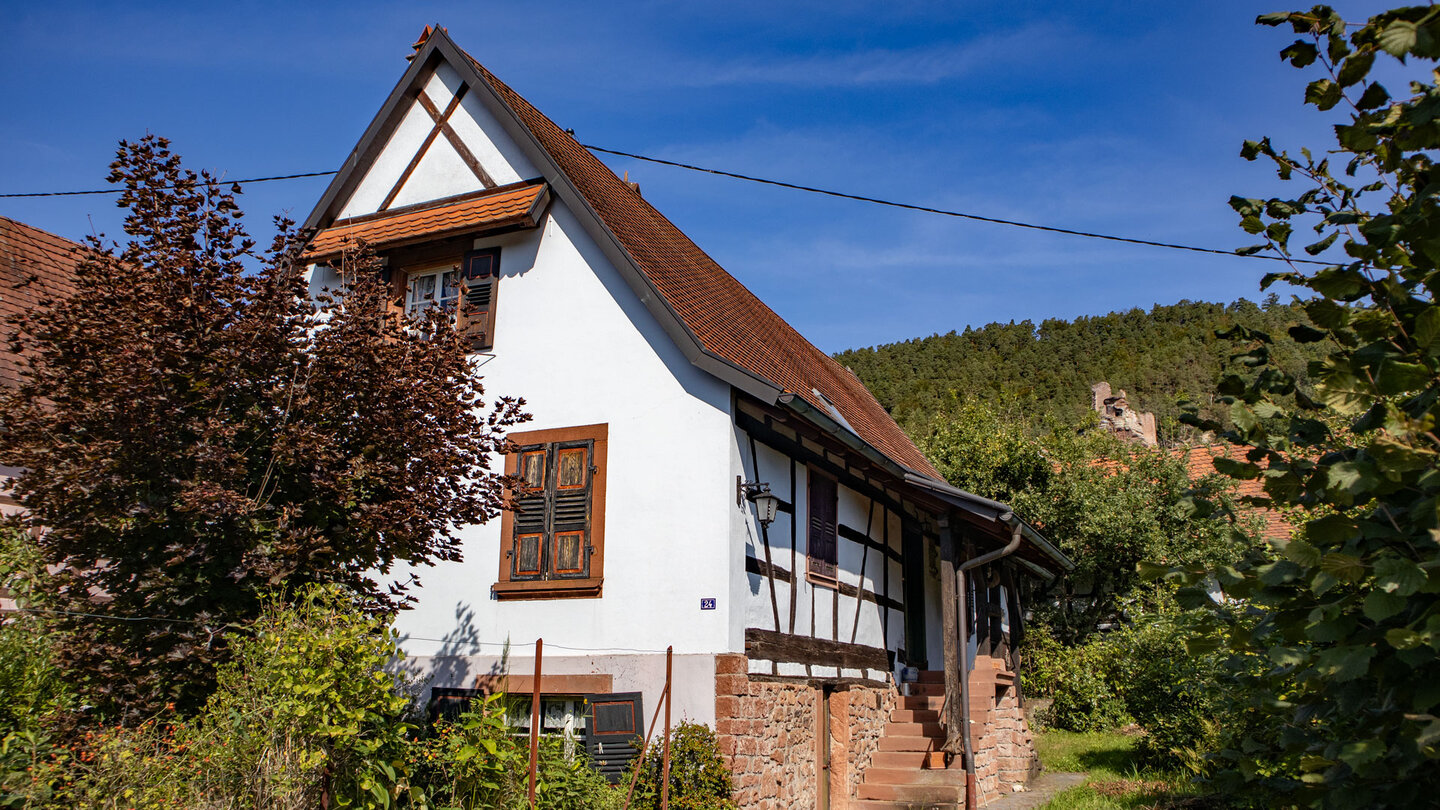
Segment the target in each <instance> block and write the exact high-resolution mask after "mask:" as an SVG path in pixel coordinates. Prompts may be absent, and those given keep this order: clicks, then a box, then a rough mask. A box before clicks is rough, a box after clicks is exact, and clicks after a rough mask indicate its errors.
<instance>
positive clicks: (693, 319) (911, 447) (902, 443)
mask: <svg viewBox="0 0 1440 810" xmlns="http://www.w3.org/2000/svg"><path fill="white" fill-rule="evenodd" d="M472 61H473V59H472ZM474 66H475V68H476V70H477V71H478V72H479V73H480V75H481V77H482V78H484V80H485V81H486V82H488V83H489V84H490V86H491V88H493V89H494V91H495V93H496V94H497V95H498V96H499V98H500V99H501V101H503V102H504V103H505V104H506V105H508V106H509V107H510V109H511V110H512V111H513V112H514V113H515V115H516V117H517V118H518V119H519V120H520V121H521V123H522V124H524V126H525V127H526V128H528V129H529V130H530V132H531V133H532V134H533V135H534V137H535V139H536V141H538V142H539V144H540V146H541V147H542V148H543V149H544V150H545V151H546V152H548V153H549V154H550V156H551V158H552V159H553V160H554V161H555V163H556V164H557V165H558V166H559V167H560V170H561V171H563V172H564V173H565V175H566V176H567V177H569V179H570V181H571V182H572V183H573V184H574V185H575V187H576V189H577V190H578V191H579V192H580V194H581V196H583V197H584V198H585V201H586V202H587V203H589V205H590V207H591V208H593V209H594V211H595V213H596V214H597V215H598V216H599V218H600V220H601V222H602V223H603V224H604V226H605V227H606V228H608V229H609V230H610V232H611V233H612V234H614V236H615V238H616V240H617V241H618V242H619V244H620V245H621V246H622V247H623V248H624V249H625V251H626V252H627V253H628V254H629V255H630V257H631V259H632V260H633V261H634V263H635V264H636V266H637V267H639V268H640V270H641V272H643V273H644V274H645V275H646V277H647V278H648V279H649V281H650V283H651V284H652V285H653V286H654V287H655V289H656V290H657V291H658V292H659V293H660V295H661V296H663V297H664V299H665V301H666V303H668V304H669V306H670V308H671V309H672V310H674V311H675V313H676V314H677V315H678V316H679V317H680V319H681V321H682V322H683V323H684V324H685V326H686V327H687V328H688V329H689V330H690V332H691V333H692V334H693V335H695V337H696V339H697V340H699V342H700V344H701V345H702V347H703V348H704V349H705V350H706V351H707V352H709V353H710V354H712V355H714V356H716V357H718V358H720V359H722V360H724V361H726V362H728V363H730V364H731V365H734V366H736V367H738V368H740V369H743V370H744V371H747V372H749V373H750V374H753V375H755V376H757V377H759V378H761V379H763V380H767V381H769V382H770V383H772V384H773V385H775V386H776V387H779V388H782V389H784V390H785V391H788V392H790V393H793V394H795V395H797V396H799V397H801V398H803V399H804V400H805V401H806V402H808V403H810V404H811V405H812V406H814V407H816V408H818V409H820V411H821V412H828V411H829V408H828V407H827V406H826V404H825V403H824V401H823V400H822V399H821V398H820V397H817V396H816V395H815V393H814V391H819V392H820V393H821V394H823V395H824V396H825V398H827V399H829V400H830V401H831V402H833V403H834V404H835V407H836V409H838V410H839V411H840V414H841V415H842V416H844V418H845V421H847V422H849V423H850V425H851V426H852V427H853V428H854V430H855V432H856V434H857V435H859V437H860V438H861V439H863V440H865V441H866V442H867V443H869V444H870V445H871V446H872V447H874V448H875V449H877V450H879V451H880V452H881V453H883V454H885V455H886V456H887V457H888V458H890V459H891V460H892V461H896V462H898V463H900V464H902V465H904V466H906V467H909V468H911V469H912V470H915V471H916V472H919V473H922V474H925V475H928V476H932V477H934V478H936V479H939V480H943V477H942V476H941V475H940V473H939V472H938V471H937V470H936V469H935V467H934V466H933V465H931V463H930V461H929V460H928V459H927V458H925V455H924V454H923V453H921V452H920V450H919V449H918V448H917V447H916V446H915V444H914V442H912V441H910V437H908V436H906V435H905V432H904V431H902V430H901V429H900V426H899V425H897V424H895V421H894V420H893V419H891V418H890V415H889V414H888V413H886V411H885V409H884V408H883V407H881V405H880V403H879V402H878V401H876V399H875V397H874V396H873V395H872V394H871V393H870V391H869V390H868V389H866V388H865V386H864V385H863V384H861V382H860V380H859V379H858V378H857V377H856V376H855V375H854V374H853V373H851V372H850V371H849V370H848V369H846V368H844V367H843V366H841V365H840V364H839V363H837V362H835V361H834V360H833V359H832V358H831V357H830V356H829V355H827V354H825V353H824V352H822V351H820V350H819V349H817V348H815V347H814V346H813V345H811V344H810V342H809V341H807V340H806V339H805V338H803V337H801V336H800V333H799V332H796V331H795V329H794V328H793V327H791V326H790V325H789V324H788V323H786V322H785V321H784V319H782V318H781V317H780V316H779V315H777V314H775V312H774V311H773V310H771V309H770V308H769V307H767V306H765V304H763V303H762V302H761V301H760V299H758V298H756V297H755V295H754V294H753V293H751V292H750V291H749V290H748V289H746V288H745V286H744V285H743V284H741V283H740V282H739V281H737V280H735V278H734V277H733V276H731V275H730V274H729V273H727V272H726V271H725V270H724V268H722V267H720V265H719V264H717V263H716V262H715V260H713V259H711V258H710V257H709V256H708V255H706V254H705V251H703V250H701V249H700V248H699V247H698V246H696V244H695V243H694V242H692V241H690V238H689V237H688V236H686V235H685V234H684V233H682V232H681V231H680V229H679V228H677V227H675V225H674V224H673V223H671V222H670V220H668V219H666V218H665V217H664V215H662V214H661V213H660V212H659V211H657V210H655V208H654V207H653V206H651V205H650V203H648V202H646V201H645V199H644V198H643V197H641V196H640V194H639V193H638V192H637V191H635V190H634V189H632V188H631V187H630V186H628V185H627V184H626V183H625V182H624V181H622V180H621V179H620V178H619V177H616V176H615V173H614V172H612V171H610V169H609V168H607V167H606V166H605V164H604V163H601V162H600V160H598V159H597V158H596V157H595V156H594V155H592V154H591V153H590V151H589V150H587V149H586V148H585V147H583V146H581V145H580V143H579V142H578V141H576V140H575V139H574V138H573V137H571V136H570V135H568V134H566V133H565V132H563V131H562V130H561V129H560V128H559V127H558V126H556V125H555V123H554V122H552V121H551V120H550V119H549V118H546V117H545V116H544V115H543V114H541V113H540V111H538V110H536V109H535V108H534V107H533V106H531V105H530V103H529V102H528V101H526V100H525V99H524V98H521V97H520V95H519V94H518V93H516V92H515V91H514V90H511V89H510V87H509V86H507V85H506V84H505V83H504V82H501V81H500V80H499V79H497V78H495V76H494V75H492V74H491V73H490V72H489V71H488V70H486V69H485V67H484V66H483V65H480V64H479V63H478V62H475V63H474Z"/></svg>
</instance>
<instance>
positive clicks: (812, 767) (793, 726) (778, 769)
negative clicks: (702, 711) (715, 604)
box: [715, 655, 897, 810]
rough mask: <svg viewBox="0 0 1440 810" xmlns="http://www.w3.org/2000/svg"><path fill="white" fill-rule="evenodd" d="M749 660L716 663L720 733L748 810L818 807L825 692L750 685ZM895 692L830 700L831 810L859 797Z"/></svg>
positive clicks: (794, 685)
mask: <svg viewBox="0 0 1440 810" xmlns="http://www.w3.org/2000/svg"><path fill="white" fill-rule="evenodd" d="M748 669H749V662H748V660H747V659H746V658H745V656H743V655H722V656H717V657H716V659H715V731H716V734H717V736H718V737H719V739H720V752H721V754H722V755H724V757H725V759H726V764H727V765H728V766H729V767H730V773H731V775H732V778H733V780H734V786H735V794H734V799H735V803H736V804H737V805H739V806H740V807H741V808H743V810H784V809H787V808H792V807H797V808H805V807H815V806H816V803H817V801H818V799H819V796H818V790H819V783H818V779H817V774H819V773H820V770H821V758H820V750H819V749H820V712H821V710H822V708H823V707H824V706H825V694H824V689H823V688H822V687H820V686H817V685H815V684H812V683H807V682H803V681H801V682H789V681H774V680H757V679H752V678H751V677H750V676H749V675H748V674H747V673H748ZM896 699H897V693H896V690H895V688H894V687H893V686H888V685H880V684H876V685H875V686H863V685H839V686H836V687H834V689H833V690H832V691H831V693H830V699H829V707H830V717H829V721H830V774H829V779H828V784H827V787H828V788H829V792H830V806H831V807H833V808H843V807H845V806H847V805H848V804H849V802H850V800H851V799H852V798H853V797H854V796H855V795H856V793H857V791H858V789H859V787H860V782H861V781H862V779H863V778H864V775H865V769H866V768H867V767H869V765H870V759H871V757H873V756H874V754H875V752H876V751H877V750H879V747H880V736H881V734H882V733H883V732H884V730H885V724H886V723H887V722H888V721H889V719H890V712H891V710H892V709H894V708H895V704H896Z"/></svg>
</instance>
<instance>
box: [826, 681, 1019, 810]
mask: <svg viewBox="0 0 1440 810" xmlns="http://www.w3.org/2000/svg"><path fill="white" fill-rule="evenodd" d="M1000 664H1001V662H1000V661H999V660H997V659H991V658H987V657H983V656H982V657H981V658H980V659H979V660H978V661H976V666H975V668H974V669H973V670H972V671H971V673H970V719H971V722H972V723H973V726H972V728H973V735H972V736H973V739H974V742H975V745H976V749H977V750H981V751H983V746H984V744H985V740H984V737H985V736H986V733H985V731H986V729H987V728H989V727H990V725H991V724H992V723H993V722H994V720H995V706H996V700H995V696H996V693H997V689H1005V688H1008V687H1009V686H1010V685H1011V683H1013V680H1014V675H1013V674H1012V673H1010V672H1005V671H1004V670H1002V669H1001V668H1000ZM902 689H905V690H907V691H908V694H906V695H905V696H903V697H901V698H900V699H899V703H897V704H896V708H895V709H894V711H892V712H891V713H890V722H889V723H887V724H886V725H885V731H884V734H883V736H881V738H880V748H879V750H878V751H876V752H875V754H874V755H872V757H871V759H870V767H869V768H868V769H866V771H865V778H864V781H862V782H861V784H860V789H859V792H858V795H857V799H856V800H852V801H851V802H850V804H849V807H850V808H851V809H852V810H954V809H955V808H963V807H964V806H965V770H964V767H963V765H962V764H961V760H960V757H958V756H955V757H950V756H948V755H947V754H945V753H944V752H943V751H941V750H940V748H941V746H942V745H944V743H945V731H944V728H943V727H942V726H941V725H940V712H941V711H942V707H943V706H944V704H945V673H943V672H939V671H934V670H926V671H924V672H921V673H920V679H919V682H918V683H912V684H907V685H906V686H905V687H902ZM981 801H982V802H983V801H984V797H982V798H981Z"/></svg>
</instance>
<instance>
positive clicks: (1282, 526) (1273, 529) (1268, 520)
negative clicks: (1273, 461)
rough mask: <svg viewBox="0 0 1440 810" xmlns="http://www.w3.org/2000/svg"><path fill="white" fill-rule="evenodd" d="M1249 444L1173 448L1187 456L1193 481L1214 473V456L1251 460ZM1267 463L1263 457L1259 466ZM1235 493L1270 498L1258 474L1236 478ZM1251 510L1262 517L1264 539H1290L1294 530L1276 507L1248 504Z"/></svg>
mask: <svg viewBox="0 0 1440 810" xmlns="http://www.w3.org/2000/svg"><path fill="white" fill-rule="evenodd" d="M1249 450H1250V448H1248V447H1241V446H1239V445H1235V444H1208V445H1201V446H1199V447H1186V448H1181V449H1179V450H1176V451H1174V452H1175V453H1176V454H1177V455H1179V456H1181V457H1182V458H1184V460H1185V467H1186V471H1187V472H1188V473H1189V476H1190V480H1192V481H1194V480H1196V479H1198V478H1203V477H1204V476H1207V475H1215V474H1216V470H1215V459H1217V458H1229V459H1233V460H1235V461H1248V459H1246V458H1245V454H1246V453H1248V452H1249ZM1266 466H1268V465H1267V462H1266V461H1265V460H1264V459H1261V460H1260V468H1261V469H1262V470H1263V469H1265V467H1266ZM1235 494H1236V495H1237V496H1238V497H1241V498H1267V497H1269V496H1268V495H1266V494H1265V483H1264V481H1262V480H1261V479H1259V478H1251V479H1247V480H1237V481H1235ZM1248 511H1249V512H1250V514H1254V515H1257V516H1259V517H1260V520H1261V526H1260V537H1261V538H1263V539H1265V540H1288V539H1290V535H1291V533H1292V532H1294V531H1295V527H1294V526H1291V525H1290V523H1289V521H1287V520H1285V518H1284V517H1283V516H1282V515H1281V514H1280V513H1279V512H1277V511H1275V510H1274V509H1265V508H1263V507H1258V506H1252V507H1249V510H1248Z"/></svg>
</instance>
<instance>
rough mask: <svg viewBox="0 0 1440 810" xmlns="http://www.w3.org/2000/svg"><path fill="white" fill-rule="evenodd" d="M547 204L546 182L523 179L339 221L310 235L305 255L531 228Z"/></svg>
mask: <svg viewBox="0 0 1440 810" xmlns="http://www.w3.org/2000/svg"><path fill="white" fill-rule="evenodd" d="M549 202H550V189H549V186H548V185H547V184H546V183H545V181H543V180H528V181H524V182H521V183H512V184H510V185H507V186H500V187H499V188H493V189H486V190H484V191H476V192H471V193H469V194H461V195H457V196H454V197H445V198H443V199H439V200H431V201H429V202H424V203H419V204H416V205H407V206H405V207H403V208H392V209H389V210H386V211H382V212H380V213H376V214H367V215H365V216H359V217H352V218H350V219H342V220H339V221H337V222H335V223H334V224H333V225H331V226H330V227H328V228H326V229H325V230H323V231H320V232H319V233H317V234H315V236H314V237H313V238H312V239H311V240H310V246H309V249H308V250H307V251H306V253H305V258H306V260H307V261H312V262H319V261H324V260H326V259H329V258H333V257H335V256H338V255H340V254H341V253H343V252H344V251H345V250H346V249H348V248H350V247H353V246H354V245H355V244H357V243H359V242H364V243H365V244H367V245H369V246H371V247H373V248H376V249H382V250H383V249H393V248H398V247H404V246H406V245H413V244H417V243H420V242H428V241H431V240H435V239H446V238H453V237H457V236H469V235H474V236H483V235H486V234H494V233H503V232H507V231H512V230H518V229H523V228H533V227H535V225H536V223H537V222H538V221H539V219H540V217H541V215H542V214H543V212H544V211H545V206H546V205H547V204H548V203H549Z"/></svg>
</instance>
